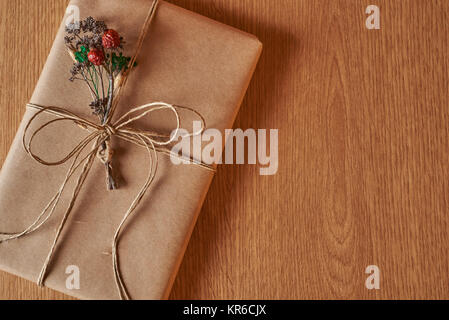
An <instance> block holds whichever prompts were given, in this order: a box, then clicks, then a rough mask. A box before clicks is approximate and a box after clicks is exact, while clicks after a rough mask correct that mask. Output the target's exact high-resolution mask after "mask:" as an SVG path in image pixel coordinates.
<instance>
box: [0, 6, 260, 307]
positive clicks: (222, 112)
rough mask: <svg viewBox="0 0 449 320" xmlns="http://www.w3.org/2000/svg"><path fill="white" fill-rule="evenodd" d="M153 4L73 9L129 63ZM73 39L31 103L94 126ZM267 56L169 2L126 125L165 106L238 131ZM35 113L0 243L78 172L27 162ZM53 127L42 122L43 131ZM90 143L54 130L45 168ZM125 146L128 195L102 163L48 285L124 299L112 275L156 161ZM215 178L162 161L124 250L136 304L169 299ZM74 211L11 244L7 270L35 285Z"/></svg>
mask: <svg viewBox="0 0 449 320" xmlns="http://www.w3.org/2000/svg"><path fill="white" fill-rule="evenodd" d="M151 4H152V3H151V1H148V0H132V1H121V0H107V1H88V0H73V1H71V3H70V5H75V6H77V7H78V8H79V9H80V13H81V18H84V17H87V16H93V17H94V18H96V19H98V20H104V21H105V22H106V23H107V24H108V26H110V27H112V26H113V28H114V29H116V30H120V33H121V34H122V35H123V36H124V38H125V39H126V51H129V52H133V50H134V48H133V47H135V46H136V42H137V39H138V36H139V32H140V30H141V28H142V25H143V23H144V21H145V18H146V16H147V14H148V11H149V10H150V6H151ZM65 19H66V17H65V18H64V20H63V21H65ZM64 35H65V23H64V22H63V24H62V25H61V28H60V29H59V32H58V34H57V36H56V40H55V42H54V45H53V47H52V49H51V52H50V54H49V57H48V60H47V63H46V65H45V67H44V70H43V72H42V74H41V77H40V80H39V82H38V84H37V87H36V90H35V92H34V94H33V96H32V98H31V102H32V103H35V104H39V105H44V106H60V107H64V108H66V109H67V110H70V111H72V112H74V113H76V114H78V115H80V116H83V117H85V118H87V119H92V121H94V120H95V118H94V116H93V115H92V114H91V113H92V112H91V110H90V108H89V102H90V96H89V94H88V92H87V91H86V88H85V87H84V85H83V84H82V83H81V82H75V83H72V82H70V81H68V78H69V77H70V73H69V70H70V66H71V64H72V60H71V57H70V56H69V55H68V54H67V50H66V47H65V43H64V39H63V38H64ZM261 49H262V45H261V43H260V42H259V41H258V40H257V39H256V38H255V37H254V36H252V35H249V34H247V33H244V32H241V31H239V30H236V29H234V28H231V27H229V26H226V25H223V24H221V23H218V22H216V21H213V20H210V19H208V18H205V17H203V16H201V15H198V14H195V13H193V12H190V11H187V10H185V9H182V8H179V7H177V6H174V5H172V4H169V3H166V2H161V3H160V4H159V6H158V9H157V12H156V15H155V18H154V20H153V21H152V23H151V25H150V29H149V32H148V34H147V36H146V38H145V42H144V44H143V47H142V48H141V50H140V53H139V55H138V59H137V60H138V65H137V67H135V68H134V69H133V71H132V73H131V74H130V76H129V80H128V84H127V86H126V89H125V91H124V93H123V97H122V98H121V100H120V103H119V105H118V108H117V115H118V116H119V115H121V114H123V113H124V112H126V111H127V110H129V109H130V108H131V107H134V106H139V105H142V104H145V103H148V102H153V101H165V102H168V103H173V104H179V105H184V106H189V107H191V108H193V109H195V110H196V111H198V112H200V113H201V114H202V115H203V116H204V118H205V119H206V122H207V125H208V127H210V128H216V129H219V130H221V131H224V129H226V128H230V127H232V124H233V121H234V118H235V116H236V114H237V111H238V109H239V106H240V104H241V101H242V99H243V97H244V94H245V91H246V89H247V87H248V85H249V82H250V79H251V76H252V74H253V71H254V69H255V67H256V64H257V61H258V58H259V56H260V53H261ZM4 80H5V79H4ZM24 108H25V107H24ZM35 112H36V111H35V110H32V109H27V110H26V113H25V115H24V120H23V122H22V125H21V126H20V128H19V131H18V133H17V136H16V139H15V140H14V142H13V144H12V147H11V150H10V152H9V155H8V157H7V159H6V161H5V163H4V165H3V168H2V170H1V174H0V231H1V232H8V231H20V230H23V229H24V228H25V227H27V226H28V225H29V224H30V223H31V222H33V221H34V220H35V219H36V217H37V215H38V214H39V213H40V212H41V210H42V209H43V208H44V207H45V206H46V204H47V203H48V202H49V200H50V199H51V198H52V197H53V195H54V193H55V192H56V190H57V189H58V188H59V186H60V184H61V182H62V180H63V179H64V176H65V174H66V172H67V166H68V165H61V166H57V167H48V166H44V165H42V164H40V163H37V162H36V161H34V160H33V159H32V158H31V157H30V156H29V155H28V154H27V153H26V152H25V151H24V148H23V146H22V135H23V132H24V128H25V125H26V123H27V122H28V121H29V119H30V118H31V117H32V115H33V114H35ZM181 116H182V117H184V116H185V117H186V118H188V116H187V115H182V114H181ZM52 117H53V116H52V115H43V116H42V117H41V118H42V119H41V120H39V121H42V122H44V121H48V120H51V119H52ZM139 122H140V123H139V126H142V127H145V128H152V129H155V130H156V129H157V130H164V129H166V128H169V127H170V126H172V122H173V119H168V118H167V117H166V116H164V115H163V114H161V115H155V116H154V117H153V116H152V117H149V118H148V119H147V118H146V119H143V120H139ZM185 122H186V123H188V121H187V120H186V121H185ZM37 125H38V124H37ZM85 136H86V132H85V131H83V130H80V128H77V127H76V126H68V125H67V126H64V125H61V126H59V125H58V126H51V127H49V128H47V129H46V131H45V135H44V137H43V138H40V139H39V140H38V141H36V144H35V146H34V147H35V149H36V150H41V151H40V152H44V154H45V156H46V158H49V159H56V158H57V157H58V156H59V155H60V154H62V153H64V152H67V151H70V149H71V148H73V146H74V145H76V143H77V142H78V141H80V140H82V138H83V137H85ZM114 145H115V149H116V150H117V157H116V158H117V160H116V162H117V165H118V166H119V171H120V175H121V176H122V177H123V179H124V181H123V182H122V183H121V187H120V189H118V190H115V191H112V192H111V191H108V190H106V188H105V184H104V167H103V166H102V164H101V163H97V162H96V163H95V164H94V165H93V168H92V170H91V172H90V174H89V176H88V178H87V180H86V183H85V185H84V187H83V189H82V191H81V194H80V195H79V198H78V200H77V202H76V204H75V207H74V209H73V212H72V214H71V215H70V217H69V219H68V221H67V223H66V227H65V228H64V231H63V233H62V236H61V239H60V240H59V241H58V244H57V247H56V253H55V255H54V257H53V259H52V261H51V263H50V265H49V269H48V275H47V277H46V278H45V285H46V286H48V287H50V288H53V289H56V290H58V291H61V292H64V293H66V294H68V295H72V296H75V297H78V298H81V299H118V298H119V295H118V292H117V289H116V285H115V282H114V275H113V270H112V265H111V239H112V237H113V234H114V232H115V230H116V228H117V226H118V224H119V223H120V220H121V219H122V218H123V214H124V212H126V210H127V209H128V207H129V206H130V204H131V202H132V200H133V199H134V197H135V196H136V194H137V193H138V192H139V190H140V188H141V187H142V184H143V183H144V180H145V177H146V175H147V170H148V163H147V162H148V158H147V154H146V153H145V151H144V150H142V148H140V147H138V146H135V145H133V144H130V143H126V142H125V141H120V140H116V141H115V140H114ZM42 150H43V151H42ZM212 178H213V173H211V172H210V171H207V170H204V169H203V168H201V167H198V166H194V165H186V164H183V165H174V164H173V163H172V162H171V161H170V158H169V157H167V156H164V155H160V156H159V169H158V172H157V176H156V179H155V181H154V182H153V184H152V185H151V187H150V189H149V190H148V192H147V194H146V195H145V198H144V200H143V202H142V203H141V204H140V205H139V208H138V210H137V211H136V213H135V214H134V215H133V217H132V219H131V220H130V221H129V222H128V223H127V225H126V227H125V230H124V232H123V235H122V236H121V239H120V243H119V249H118V250H119V252H120V267H121V274H122V277H123V280H124V281H125V283H126V287H127V289H128V291H129V294H130V295H131V297H132V298H134V299H164V298H166V297H167V296H168V294H169V292H170V289H171V285H172V283H173V281H174V278H175V276H176V272H177V269H178V267H179V265H180V263H181V260H182V256H183V254H184V251H185V249H186V246H187V243H188V239H189V237H190V235H191V232H192V230H193V228H194V225H195V222H196V220H197V215H198V213H199V211H200V208H201V206H202V203H203V200H204V198H205V196H206V193H207V190H208V187H209V185H210V183H211V180H212ZM73 187H74V183H71V185H70V186H68V190H67V192H65V193H64V195H63V198H62V200H61V203H62V204H64V203H67V202H68V201H69V200H70V196H71V191H72V189H73ZM63 207H64V205H61V208H59V207H58V209H57V210H56V213H55V215H54V216H52V217H51V219H50V220H49V221H48V222H47V223H46V224H45V225H43V226H42V227H41V228H40V229H39V230H37V231H35V232H34V233H32V234H29V235H27V236H25V237H22V238H20V239H17V240H12V241H8V242H4V243H1V244H0V269H2V270H5V271H7V272H10V273H12V274H15V275H18V276H20V277H23V278H26V279H29V280H32V281H36V279H37V278H38V275H39V272H40V270H41V267H42V265H43V263H44V260H45V258H46V256H47V254H48V251H49V249H50V247H51V244H52V241H53V238H54V235H55V229H56V228H57V226H58V225H59V221H60V219H61V216H62V214H63V211H64V210H63ZM71 265H75V266H78V267H79V269H80V289H79V290H71V289H68V288H67V286H66V279H67V277H68V275H67V274H66V268H67V267H68V266H71Z"/></svg>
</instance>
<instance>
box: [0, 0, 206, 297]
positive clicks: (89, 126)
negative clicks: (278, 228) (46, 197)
mask: <svg viewBox="0 0 449 320" xmlns="http://www.w3.org/2000/svg"><path fill="white" fill-rule="evenodd" d="M157 4H158V1H157V0H155V1H154V2H153V4H152V6H151V9H150V12H149V14H148V16H147V18H146V20H145V23H144V26H143V28H142V31H141V34H140V37H139V40H138V43H137V49H136V54H135V55H134V56H133V59H132V60H131V63H130V68H129V70H128V72H127V73H125V74H124V76H123V79H122V83H121V84H120V86H119V87H118V88H117V93H116V99H115V101H114V104H113V106H112V108H111V110H110V112H109V114H108V115H107V117H106V119H105V122H104V123H103V124H96V123H94V122H92V121H90V120H87V119H84V118H82V117H80V116H78V115H76V114H74V113H72V112H70V111H68V110H66V109H64V108H61V107H47V106H41V105H37V104H32V103H29V104H27V107H28V108H31V109H35V110H37V112H36V113H35V114H34V115H33V116H32V117H31V119H30V120H29V122H28V123H27V125H26V127H25V130H24V134H23V139H22V143H23V146H24V149H25V151H26V152H27V153H28V154H29V155H30V156H31V157H32V158H33V159H34V160H36V161H38V162H39V163H41V164H43V165H46V166H58V165H62V164H65V163H67V162H69V161H70V166H69V169H68V171H67V173H66V175H65V178H64V180H63V182H62V184H61V186H60V187H59V189H58V191H57V192H56V194H55V195H54V196H53V198H52V199H51V200H50V202H49V203H48V204H47V205H46V207H45V208H44V209H43V210H42V212H41V213H40V214H39V215H38V217H37V219H36V220H35V221H34V222H33V223H31V224H30V225H29V226H28V227H27V228H26V229H25V230H24V231H22V232H18V233H12V234H11V233H10V234H8V233H0V243H2V242H5V241H9V240H13V239H18V238H21V237H23V236H26V235H28V234H30V233H33V232H34V231H36V230H38V229H39V228H41V227H42V226H43V225H44V224H45V223H46V222H47V221H48V220H49V219H50V217H51V216H52V215H53V214H54V212H55V210H56V207H57V205H58V204H59V202H60V200H61V196H62V194H63V192H64V190H65V188H66V186H67V184H68V183H69V181H70V179H71V178H72V177H73V176H74V175H75V173H76V172H77V171H78V169H80V168H81V171H80V173H79V175H78V177H77V180H76V185H75V188H74V189H73V192H72V195H71V197H70V201H69V203H68V205H67V207H66V209H65V212H64V215H63V217H62V219H61V222H60V224H59V226H58V228H57V230H56V235H55V238H54V240H53V243H52V245H51V247H50V251H49V253H48V255H47V258H46V260H45V262H44V264H43V267H42V270H41V272H40V274H39V277H38V280H37V283H38V285H40V286H42V285H43V282H44V280H45V276H46V274H47V269H48V267H49V264H50V262H51V260H52V257H53V255H54V252H55V250H56V246H57V243H58V240H59V238H60V235H61V232H62V230H63V228H64V226H65V224H66V222H67V219H68V217H69V215H70V213H71V211H72V209H73V207H74V205H75V202H76V200H77V198H78V196H79V194H80V191H81V190H82V187H83V185H84V182H85V181H86V178H87V176H88V174H89V172H90V170H91V168H92V165H93V162H94V160H95V158H96V157H97V158H98V159H99V160H100V161H101V162H102V163H104V164H109V163H110V162H111V158H112V148H111V147H110V140H111V138H112V137H116V138H118V139H121V140H124V141H128V142H130V143H133V144H135V145H138V146H141V147H143V148H145V150H146V151H147V153H148V158H149V161H148V164H149V168H148V176H147V178H146V180H145V183H144V185H143V186H142V188H141V189H140V191H139V192H138V194H137V196H136V197H135V198H134V200H133V202H132V203H131V205H130V207H129V208H128V210H127V211H126V213H125V215H124V216H123V218H122V220H121V221H120V224H119V226H118V228H117V230H116V231H115V233H114V237H113V239H112V264H113V270H114V277H115V283H116V286H117V289H118V291H119V294H120V298H121V299H130V296H129V294H128V292H127V289H126V286H125V284H124V281H123V279H122V276H121V273H120V267H119V261H118V250H117V249H118V248H117V246H118V240H119V238H120V235H121V232H122V230H123V227H124V225H125V223H126V221H127V220H128V218H129V217H130V216H131V215H132V213H133V212H134V211H135V209H136V208H137V206H138V205H139V203H140V202H141V201H142V198H143V197H144V195H145V194H146V192H147V191H148V189H149V187H150V186H151V184H152V182H153V180H154V178H155V176H156V173H157V168H158V161H159V159H158V153H162V154H166V155H170V156H176V157H180V158H183V157H182V156H180V155H178V154H174V153H172V152H171V151H170V149H169V145H170V144H171V143H172V142H174V141H175V140H176V139H178V138H179V132H180V128H181V121H180V115H179V112H178V110H181V109H183V110H187V111H190V112H193V113H194V114H195V115H196V116H198V117H199V118H200V119H201V123H202V127H201V129H200V130H199V131H198V132H193V133H190V134H187V135H184V136H182V137H188V136H195V135H199V134H201V133H202V132H203V131H204V129H205V128H206V122H205V120H204V118H203V117H202V116H201V114H200V113H198V112H197V111H195V110H194V109H191V108H188V107H183V106H177V105H172V104H168V103H165V102H153V103H148V104H145V105H142V106H139V107H135V108H132V109H131V110H129V111H128V112H126V113H125V114H124V115H123V116H121V117H120V118H119V119H118V120H117V121H115V122H112V118H113V115H114V111H115V109H116V106H117V104H118V98H119V97H120V93H121V90H122V89H123V87H124V85H125V83H126V81H127V78H128V74H129V71H130V70H131V69H132V66H133V65H134V61H135V60H136V57H137V54H138V52H139V51H140V49H141V47H142V44H143V40H144V38H145V35H146V33H147V31H148V28H149V24H150V22H151V20H152V18H153V16H154V13H155V10H156V7H157ZM159 110H160V111H169V112H171V113H172V114H173V115H174V116H175V118H176V127H175V128H174V130H173V132H172V134H171V135H170V136H168V135H163V134H158V133H154V132H151V131H142V130H138V129H135V128H133V127H132V126H131V125H132V124H133V123H134V122H135V121H137V120H139V119H141V118H143V117H146V116H148V115H150V114H151V113H153V112H155V111H159ZM44 113H45V114H51V115H53V116H55V117H56V118H55V119H53V120H50V121H47V122H44V124H42V125H40V126H39V127H38V128H37V129H36V130H34V131H33V132H32V133H31V135H30V137H29V139H27V136H28V133H29V131H30V128H31V125H32V124H33V122H34V121H35V120H36V119H37V118H38V117H39V116H40V115H42V114H44ZM61 121H69V122H72V123H75V124H76V125H78V126H79V127H81V128H83V129H84V130H86V131H88V132H89V134H88V135H87V136H86V137H85V138H84V139H83V140H81V141H80V142H79V143H78V144H77V145H76V146H75V147H74V148H73V150H71V151H70V152H69V153H68V154H67V155H65V156H63V157H62V158H61V159H59V160H57V161H47V160H44V159H43V158H41V157H40V156H38V155H37V154H36V153H35V152H34V151H33V148H32V145H33V141H34V139H35V138H36V136H38V134H39V133H41V131H42V130H44V129H45V128H47V127H48V126H50V125H52V124H54V123H56V122H61ZM89 145H92V148H91V150H89V151H85V149H86V148H87V147H88V146H89ZM104 146H105V147H104ZM86 153H87V154H86ZM183 160H185V161H188V162H190V163H193V164H195V165H197V166H200V167H202V168H204V169H207V170H210V171H214V169H213V167H211V166H208V165H207V164H204V163H202V162H201V161H196V160H195V159H193V158H191V159H185V158H183Z"/></svg>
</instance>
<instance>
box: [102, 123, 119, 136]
mask: <svg viewBox="0 0 449 320" xmlns="http://www.w3.org/2000/svg"><path fill="white" fill-rule="evenodd" d="M103 130H104V132H105V133H106V134H107V135H108V136H109V137H112V136H115V135H116V134H117V130H115V128H114V127H113V126H111V125H109V124H105V125H104V126H103Z"/></svg>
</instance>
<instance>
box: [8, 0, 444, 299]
mask: <svg viewBox="0 0 449 320" xmlns="http://www.w3.org/2000/svg"><path fill="white" fill-rule="evenodd" d="M171 2H173V3H175V4H178V5H180V6H182V7H185V8H187V9H190V10H193V11H196V12H198V13H201V14H203V15H206V16H208V17H211V18H213V19H216V20H218V21H221V22H224V23H226V24H229V25H232V26H235V27H237V28H240V29H242V30H245V31H248V32H250V33H253V34H255V35H257V36H258V37H259V38H260V40H261V41H262V42H263V43H264V46H265V47H264V52H263V55H262V58H261V60H260V63H259V65H258V68H257V71H256V73H255V76H254V79H253V81H252V84H251V86H250V88H249V91H248V94H247V97H246V99H245V100H244V102H243V105H242V109H241V112H240V113H239V116H238V118H237V121H236V124H235V127H236V128H242V129H247V128H256V129H258V128H261V129H279V161H280V163H279V171H278V173H277V174H276V175H274V176H260V175H259V174H258V172H259V167H257V166H252V165H240V166H238V165H234V166H232V165H227V166H222V167H221V168H220V169H219V170H218V173H217V176H216V177H215V179H214V181H213V183H212V186H211V189H210V192H209V194H208V196H207V199H206V202H205V205H204V208H203V210H202V213H201V216H200V218H199V221H198V224H197V227H196V229H195V231H194V234H193V236H192V239H191V242H190V245H189V247H188V250H187V252H186V255H185V258H184V261H183V264H182V266H181V269H180V271H179V275H178V277H177V280H176V282H175V285H174V287H173V291H172V295H171V298H174V299H226V298H230V299H312V298H313V299H340V298H343V299H346V298H349V299H386V298H400V299H408V298H412V299H413V298H422V299H437V298H446V299H447V298H449V277H448V274H449V254H448V246H449V245H448V244H449V236H448V228H449V221H448V215H449V212H448V209H449V152H448V150H449V142H448V138H449V130H448V128H449V123H448V121H449V101H448V100H449V99H448V89H449V79H448V75H449V69H448V57H449V56H448V53H447V50H448V48H449V47H448V31H449V25H448V23H449V1H447V0H440V1H437V0H435V1H425V0H410V1H402V0H388V1H386V0H385V1H384V0H382V1H381V0H370V1H367V0H338V1H337V0H334V1H328V0H313V1H312V0H282V1H275V0H244V1H242V0H214V1H211V0H172V1H171ZM370 4H376V5H378V6H379V7H380V10H381V14H380V18H381V29H380V30H368V29H367V28H366V27H365V20H366V18H367V15H366V14H365V9H366V7H367V6H368V5H370ZM66 5H67V0H0V125H1V130H0V163H3V161H4V159H5V157H6V155H7V152H8V149H9V147H10V145H11V142H12V140H13V137H14V135H15V132H16V130H17V127H18V125H19V122H20V120H21V118H22V115H23V113H24V105H25V103H26V102H27V101H28V99H29V98H30V96H31V94H32V91H33V89H34V86H35V84H36V82H37V80H38V77H39V74H40V71H41V70H42V67H43V64H44V62H45V60H46V58H47V55H48V53H49V50H50V46H51V44H52V42H53V38H54V36H55V34H56V30H57V27H58V25H59V23H60V21H61V18H62V16H63V14H64V11H65V7H66ZM368 265H377V266H378V267H379V269H380V277H381V278H380V279H381V280H380V290H368V289H367V288H366V287H365V280H366V278H367V277H368V275H367V274H365V268H366V267H367V266H368ZM0 298H1V299H17V298H19V299H66V298H68V297H66V296H64V295H62V294H60V293H57V292H54V291H52V290H48V289H39V288H38V287H37V286H36V285H34V284H33V283H31V282H28V281H25V280H22V279H19V278H17V277H14V276H11V275H8V274H6V273H0Z"/></svg>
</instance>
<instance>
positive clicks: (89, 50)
mask: <svg viewBox="0 0 449 320" xmlns="http://www.w3.org/2000/svg"><path fill="white" fill-rule="evenodd" d="M66 33H67V34H66V36H65V38H64V41H65V43H66V45H67V48H68V49H69V52H70V54H71V56H72V58H73V60H74V64H73V66H72V68H71V70H70V73H71V77H70V78H69V80H70V81H75V80H81V81H84V82H85V83H86V84H87V87H88V89H89V91H90V93H91V95H92V98H93V101H92V102H91V103H90V107H91V108H92V111H93V113H94V114H96V115H98V117H99V118H100V120H101V122H104V121H105V120H106V116H107V114H108V113H109V110H108V105H112V99H113V98H114V94H113V93H114V91H115V90H114V89H116V88H117V86H118V85H119V84H120V82H121V81H120V78H121V73H122V72H123V71H124V70H126V69H127V68H128V67H129V62H130V61H131V58H130V57H127V56H124V55H123V52H122V51H121V50H123V44H124V39H123V37H121V36H120V35H119V34H118V33H117V32H116V31H115V30H112V29H108V27H107V25H106V23H105V22H103V21H97V20H95V19H94V18H92V17H88V18H86V19H85V20H83V21H80V22H77V23H71V24H69V25H67V26H66ZM111 92H112V95H111V94H110V93H111Z"/></svg>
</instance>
